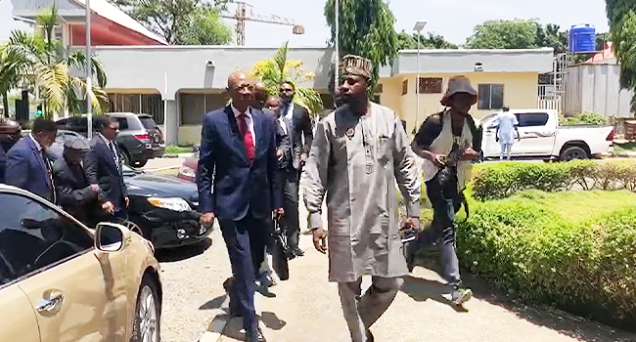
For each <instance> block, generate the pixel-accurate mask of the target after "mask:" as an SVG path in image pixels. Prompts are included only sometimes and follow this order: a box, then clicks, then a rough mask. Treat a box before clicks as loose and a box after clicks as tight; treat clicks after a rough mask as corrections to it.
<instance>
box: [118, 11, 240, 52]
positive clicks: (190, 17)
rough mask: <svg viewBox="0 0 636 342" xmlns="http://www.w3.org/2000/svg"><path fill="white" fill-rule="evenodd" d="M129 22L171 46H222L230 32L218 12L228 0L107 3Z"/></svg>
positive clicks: (227, 42)
mask: <svg viewBox="0 0 636 342" xmlns="http://www.w3.org/2000/svg"><path fill="white" fill-rule="evenodd" d="M110 1H111V2H112V3H114V4H115V5H117V6H119V7H120V8H121V9H123V10H124V11H125V12H126V13H127V14H128V15H130V16H131V17H132V18H133V19H135V20H137V21H139V22H141V23H142V24H144V25H145V26H146V27H148V29H150V30H152V31H154V32H157V33H158V34H159V35H161V36H162V37H163V38H164V39H165V40H166V41H167V42H168V43H170V44H175V45H186V44H197V45H198V44H201V45H215V44H216V45H225V44H229V43H230V42H231V40H232V37H231V32H232V29H231V28H230V27H229V26H227V25H226V24H224V23H223V21H222V20H221V18H220V17H219V15H218V14H219V11H220V10H222V9H224V8H225V5H226V4H227V3H229V2H231V0H214V1H213V2H212V1H204V0H152V1H151V0H110Z"/></svg>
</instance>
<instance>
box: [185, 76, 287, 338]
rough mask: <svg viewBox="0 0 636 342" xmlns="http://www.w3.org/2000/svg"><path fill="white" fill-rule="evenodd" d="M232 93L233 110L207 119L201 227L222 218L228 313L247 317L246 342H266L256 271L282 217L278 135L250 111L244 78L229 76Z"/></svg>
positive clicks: (199, 178) (249, 86)
mask: <svg viewBox="0 0 636 342" xmlns="http://www.w3.org/2000/svg"><path fill="white" fill-rule="evenodd" d="M228 91H229V93H230V95H231V97H232V104H231V105H230V106H227V107H225V108H222V109H219V110H216V111H214V112H211V113H208V114H206V115H205V117H204V118H203V128H202V131H201V150H200V158H199V166H198V170H197V186H198V189H199V203H200V204H199V207H200V210H201V212H202V214H203V215H201V223H202V224H204V225H209V224H212V222H213V221H214V218H215V217H217V218H218V220H219V225H220V226H221V232H222V233H223V239H224V240H225V244H226V245H227V249H228V253H229V255H230V262H231V264H232V274H233V276H234V279H233V281H232V283H231V286H230V288H229V295H230V311H231V312H230V313H231V314H233V315H241V316H243V326H244V328H245V332H246V341H249V342H264V341H265V338H264V336H263V333H262V331H261V330H260V328H259V327H258V322H257V319H256V312H255V310H254V291H255V288H256V283H255V276H256V272H257V270H255V265H260V264H261V263H262V262H263V259H264V256H265V255H264V248H265V245H264V242H265V241H266V238H265V237H264V234H266V233H267V232H268V231H269V228H268V226H267V225H268V224H270V222H271V221H270V220H271V217H272V211H274V212H275V214H277V215H280V214H282V212H283V211H282V208H280V207H281V205H280V202H281V201H280V196H277V194H276V193H275V192H274V191H273V187H274V181H275V177H276V169H277V167H278V162H277V158H276V136H275V134H276V132H275V128H274V120H273V119H272V118H271V117H268V116H266V115H265V114H263V113H262V112H261V111H258V110H256V109H253V108H250V105H251V104H252V101H253V93H252V92H253V85H252V84H250V82H248V80H247V78H246V77H245V74H243V73H240V72H234V73H232V74H230V76H229V78H228ZM213 177H214V179H213ZM212 187H214V191H212ZM236 311H238V312H236Z"/></svg>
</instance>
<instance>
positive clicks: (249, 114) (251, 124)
mask: <svg viewBox="0 0 636 342" xmlns="http://www.w3.org/2000/svg"><path fill="white" fill-rule="evenodd" d="M232 111H233V112H234V117H236V123H238V126H239V130H240V129H241V118H239V116H240V115H241V114H245V115H247V118H246V121H247V127H248V129H249V130H250V133H252V139H253V140H254V146H256V132H254V120H252V112H251V108H250V107H247V111H246V112H245V113H241V112H239V110H238V109H236V108H234V106H232Z"/></svg>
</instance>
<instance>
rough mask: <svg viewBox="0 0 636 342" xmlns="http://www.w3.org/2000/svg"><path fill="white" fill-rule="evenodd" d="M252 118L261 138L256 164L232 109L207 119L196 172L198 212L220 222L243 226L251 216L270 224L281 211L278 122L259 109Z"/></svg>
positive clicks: (204, 119)
mask: <svg viewBox="0 0 636 342" xmlns="http://www.w3.org/2000/svg"><path fill="white" fill-rule="evenodd" d="M251 115H252V120H253V124H254V134H255V136H256V137H255V145H256V146H255V157H254V160H253V162H252V163H250V162H249V160H248V159H247V154H246V152H245V147H244V146H243V139H242V136H241V133H240V131H239V128H238V123H237V121H236V117H235V116H234V112H233V111H232V108H231V107H230V106H228V107H225V108H222V109H219V110H216V111H214V112H211V113H208V114H206V115H205V117H204V118H203V128H202V130H201V148H200V151H199V154H200V157H199V165H198V169H197V187H198V189H199V208H200V211H201V212H203V213H209V212H212V213H214V214H215V215H216V216H217V217H218V219H219V220H220V221H239V220H241V219H243V218H244V217H245V216H246V215H247V214H248V212H250V213H251V214H252V215H253V216H254V217H255V218H257V219H267V218H271V215H272V210H274V209H276V208H280V207H281V206H282V205H281V198H280V195H279V194H278V193H277V192H276V191H274V184H275V179H276V173H277V171H278V160H277V158H276V126H275V119H274V117H272V116H271V115H266V114H263V113H262V112H260V111H258V110H256V109H251ZM212 188H214V191H212V190H213V189H212Z"/></svg>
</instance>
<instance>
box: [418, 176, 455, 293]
mask: <svg viewBox="0 0 636 342" xmlns="http://www.w3.org/2000/svg"><path fill="white" fill-rule="evenodd" d="M450 183H451V184H453V186H457V178H456V177H454V179H453V180H451V182H450ZM426 194H427V195H428V198H429V200H430V201H431V204H432V206H433V227H432V229H431V230H430V231H428V232H422V233H420V236H419V239H418V240H417V243H418V245H419V246H422V244H423V243H426V242H427V241H431V240H432V241H435V240H437V239H439V238H441V245H440V248H441V252H442V276H443V277H444V279H445V280H446V281H447V282H448V283H449V284H450V285H457V286H458V285H460V283H461V278H460V275H459V260H458V259H457V245H456V241H455V235H456V226H455V214H456V213H457V212H458V211H459V208H460V206H461V201H460V200H459V197H458V196H457V194H456V193H455V192H454V191H452V190H449V189H444V188H442V186H441V185H440V184H439V183H438V182H437V179H436V178H433V179H432V180H430V181H428V182H426Z"/></svg>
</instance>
